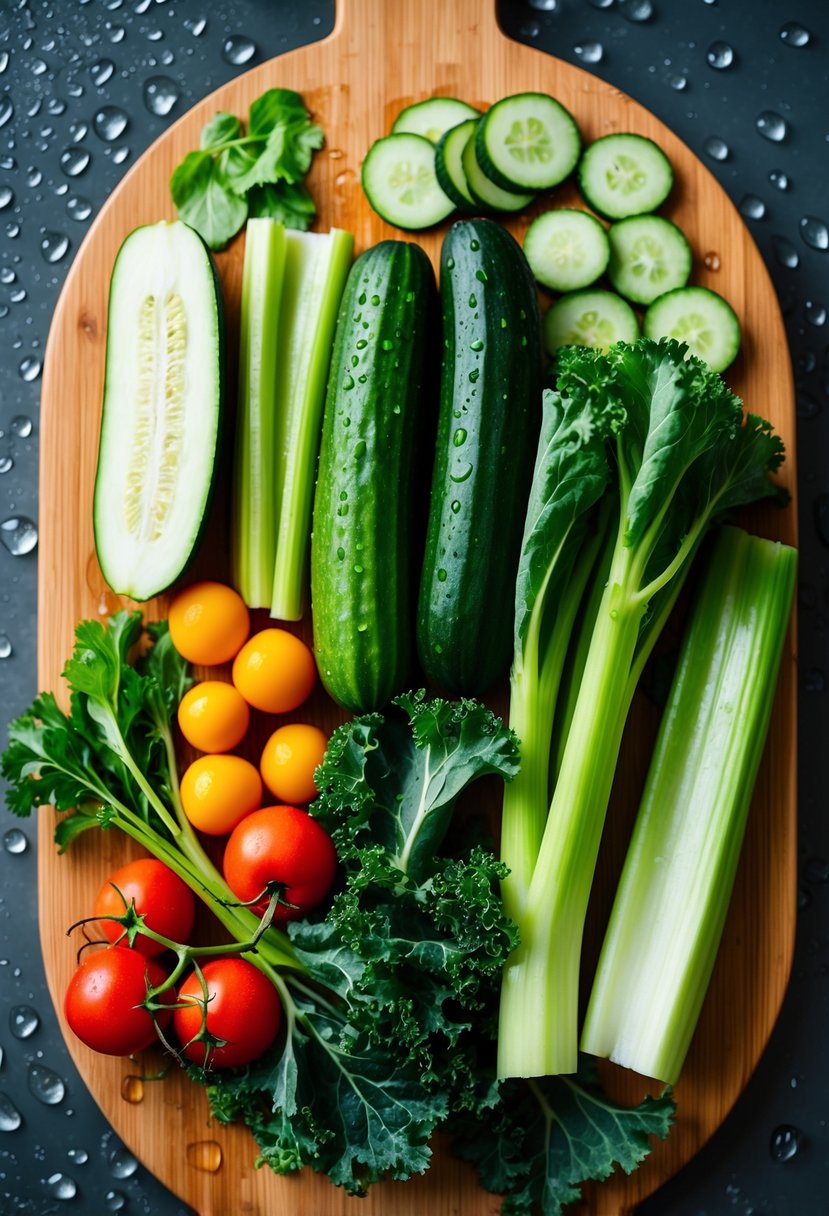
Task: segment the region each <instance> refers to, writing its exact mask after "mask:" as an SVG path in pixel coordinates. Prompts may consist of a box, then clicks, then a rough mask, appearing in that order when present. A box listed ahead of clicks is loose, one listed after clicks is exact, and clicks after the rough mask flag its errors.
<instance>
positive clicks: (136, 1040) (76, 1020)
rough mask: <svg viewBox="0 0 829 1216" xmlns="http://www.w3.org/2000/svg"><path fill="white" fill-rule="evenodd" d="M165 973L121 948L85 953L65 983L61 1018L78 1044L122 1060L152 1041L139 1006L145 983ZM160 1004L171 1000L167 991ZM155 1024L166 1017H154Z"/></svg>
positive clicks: (151, 1027)
mask: <svg viewBox="0 0 829 1216" xmlns="http://www.w3.org/2000/svg"><path fill="white" fill-rule="evenodd" d="M166 978H167V972H166V971H165V970H164V968H163V967H162V966H161V964H160V963H157V962H156V961H155V959H151V958H146V957H145V956H144V955H143V954H140V953H139V952H138V951H137V950H129V949H127V948H126V947H124V946H107V948H106V950H97V951H95V952H94V953H91V954H87V955H86V957H85V958H84V959H83V961H82V962H81V964H80V966H79V967H78V969H77V971H76V972H75V974H74V975H73V976H72V978H71V980H70V981H69V987H68V988H67V989H66V997H65V999H64V1003H63V1009H64V1013H65V1014H66V1020H67V1022H68V1023H69V1026H70V1028H71V1029H72V1031H73V1032H74V1033H75V1034H76V1035H77V1036H78V1038H79V1039H80V1040H81V1042H82V1043H86V1045H87V1047H91V1048H92V1050H93V1051H99V1052H102V1053H103V1054H104V1055H108V1056H128V1055H132V1053H133V1052H134V1051H141V1050H142V1049H143V1048H144V1047H149V1045H150V1043H153V1042H155V1039H156V1033H155V1026H154V1024H153V1019H152V1017H151V1016H150V1014H149V1013H148V1012H147V1010H146V1009H144V1008H142V1007H141V1005H142V1002H143V1000H144V998H145V997H146V995H147V984H148V982H149V984H150V986H151V987H153V988H155V987H156V986H157V985H158V984H161V983H163V981H164V980H165V979H166ZM160 999H161V1000H163V1001H165V1002H167V1003H169V1002H172V1001H173V1000H174V999H175V993H174V992H173V990H172V988H171V989H169V990H168V991H167V992H165V993H163V994H162V996H161V998H160ZM157 1017H158V1020H159V1025H160V1026H161V1027H162V1029H163V1028H164V1026H165V1025H166V1024H167V1022H169V1020H170V1013H169V1012H168V1011H167V1010H162V1011H161V1013H160V1014H158V1015H157Z"/></svg>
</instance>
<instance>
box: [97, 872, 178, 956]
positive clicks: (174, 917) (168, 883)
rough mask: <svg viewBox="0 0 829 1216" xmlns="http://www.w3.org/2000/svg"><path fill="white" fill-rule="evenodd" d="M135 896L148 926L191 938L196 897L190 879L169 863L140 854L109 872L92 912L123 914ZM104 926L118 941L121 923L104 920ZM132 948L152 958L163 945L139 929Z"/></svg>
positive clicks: (108, 935) (167, 933) (159, 931)
mask: <svg viewBox="0 0 829 1216" xmlns="http://www.w3.org/2000/svg"><path fill="white" fill-rule="evenodd" d="M116 887H117V890H116ZM119 891H120V892H121V894H120V895H119V894H118V892H119ZM122 896H123V898H122ZM133 900H134V901H135V910H136V912H140V913H141V914H142V915H143V916H144V918H145V921H146V924H147V928H148V929H153V930H154V931H155V932H156V933H160V934H161V935H162V936H163V937H169V938H171V939H172V940H173V941H174V942H181V943H186V942H188V941H189V940H190V934H191V932H192V929H193V921H194V920H195V916H196V900H195V897H194V895H193V892H192V891H191V890H190V888H189V887H188V886H187V883H186V882H184V880H183V879H181V878H179V876H178V874H175V873H174V872H173V871H172V870H171V869H170V868H169V866H165V865H164V863H163V862H161V861H157V860H156V858H155V857H140V858H138V860H137V861H130V862H129V863H128V864H127V865H125V866H121V868H120V870H116V871H115V873H114V874H110V876H109V878H108V879H107V880H106V882H105V883H104V884H103V886H102V887H101V889H100V891H99V892H98V894H97V896H96V898H95V905H94V908H93V915H95V916H123V915H124V912H125V910H126V907H128V906H129V904H130V903H132V902H133ZM125 901H126V903H125ZM101 929H102V930H103V932H104V933H105V934H106V936H107V937H108V938H109V940H110V941H111V942H114V941H116V939H117V938H119V937H120V936H121V933H122V932H123V930H122V927H121V925H119V924H118V923H117V922H116V921H114V920H102V921H101ZM126 944H127V939H126V938H124V940H123V942H122V943H121V945H123V946H126ZM133 949H135V950H138V951H140V953H141V954H143V955H145V956H146V957H148V958H149V957H152V956H153V955H155V954H161V953H162V951H163V950H164V946H162V945H160V944H159V943H158V942H154V941H153V940H152V938H151V937H145V936H144V935H143V934H141V933H139V934H138V936H137V937H136V939H135V945H134V947H133Z"/></svg>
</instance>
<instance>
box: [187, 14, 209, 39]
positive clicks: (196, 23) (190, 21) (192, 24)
mask: <svg viewBox="0 0 829 1216" xmlns="http://www.w3.org/2000/svg"><path fill="white" fill-rule="evenodd" d="M184 28H185V29H186V30H189V31H190V33H191V34H192V35H193V37H194V38H201V36H202V34H203V33H204V31H205V30H206V29H207V21H206V19H205V18H204V17H198V18H195V19H194V18H191V17H188V18H187V20H186V21H185V22H184Z"/></svg>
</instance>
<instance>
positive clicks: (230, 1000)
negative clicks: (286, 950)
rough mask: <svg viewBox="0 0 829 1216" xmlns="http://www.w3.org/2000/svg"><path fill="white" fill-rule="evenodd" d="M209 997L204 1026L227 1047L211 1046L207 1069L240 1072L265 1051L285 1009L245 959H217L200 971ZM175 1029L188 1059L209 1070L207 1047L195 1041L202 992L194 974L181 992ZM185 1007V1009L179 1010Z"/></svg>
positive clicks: (200, 1021) (201, 1017)
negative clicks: (227, 1069) (230, 1069)
mask: <svg viewBox="0 0 829 1216" xmlns="http://www.w3.org/2000/svg"><path fill="white" fill-rule="evenodd" d="M202 974H203V975H204V979H205V983H206V984H207V990H208V994H209V999H208V1002H207V1020H206V1027H207V1030H208V1031H209V1033H210V1034H212V1035H215V1036H216V1038H217V1039H226V1040H227V1043H226V1045H225V1046H224V1047H212V1048H210V1051H209V1054H208V1055H207V1067H209V1068H238V1067H239V1066H240V1065H242V1064H249V1063H250V1061H251V1060H255V1059H256V1057H257V1056H261V1055H262V1052H263V1051H267V1049H268V1048H269V1047H270V1045H271V1043H272V1042H273V1041H274V1039H275V1038H276V1035H277V1032H278V1031H279V1024H280V1022H281V1020H282V1005H281V1004H280V1001H279V997H278V995H277V992H276V989H275V988H274V986H273V984H272V983H271V982H270V980H269V979H268V978H267V976H265V975H263V974H262V972H261V971H259V970H258V968H256V967H254V966H253V964H252V963H248V962H246V961H245V959H243V958H217V959H212V960H211V961H210V962H209V963H205V965H204V966H203V967H202ZM178 1002H179V1006H180V1007H179V1008H177V1009H176V1010H175V1012H174V1013H173V1029H174V1030H175V1032H176V1035H177V1037H178V1039H179V1042H180V1043H181V1045H182V1049H183V1054H184V1055H185V1056H186V1057H187V1059H188V1060H192V1061H193V1062H194V1063H195V1064H200V1065H201V1066H202V1067H203V1068H204V1067H205V1052H206V1044H205V1043H204V1041H203V1040H201V1039H199V1040H197V1041H196V1042H195V1043H194V1042H191V1040H192V1039H193V1037H194V1036H195V1035H197V1034H198V1033H199V1031H200V1030H201V1029H202V1025H203V1023H204V1009H205V1005H204V993H203V990H202V986H201V982H200V980H199V977H198V975H197V974H196V972H195V971H194V972H192V973H191V974H190V975H189V976H188V977H187V979H186V980H185V981H184V983H183V984H182V985H181V987H180V988H179V990H178ZM181 1006H185V1007H183V1008H182V1007H181Z"/></svg>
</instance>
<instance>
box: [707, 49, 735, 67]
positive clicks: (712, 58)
mask: <svg viewBox="0 0 829 1216" xmlns="http://www.w3.org/2000/svg"><path fill="white" fill-rule="evenodd" d="M705 60H706V63H707V64H708V66H709V67H710V68H715V69H716V70H717V71H718V72H722V71H723V70H724V69H725V68H730V67H731V65H732V64H733V62H734V47H733V46H730V45H729V44H728V43H727V42H712V43H711V45H710V46H709V48H708V50H707V51H706V52H705Z"/></svg>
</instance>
